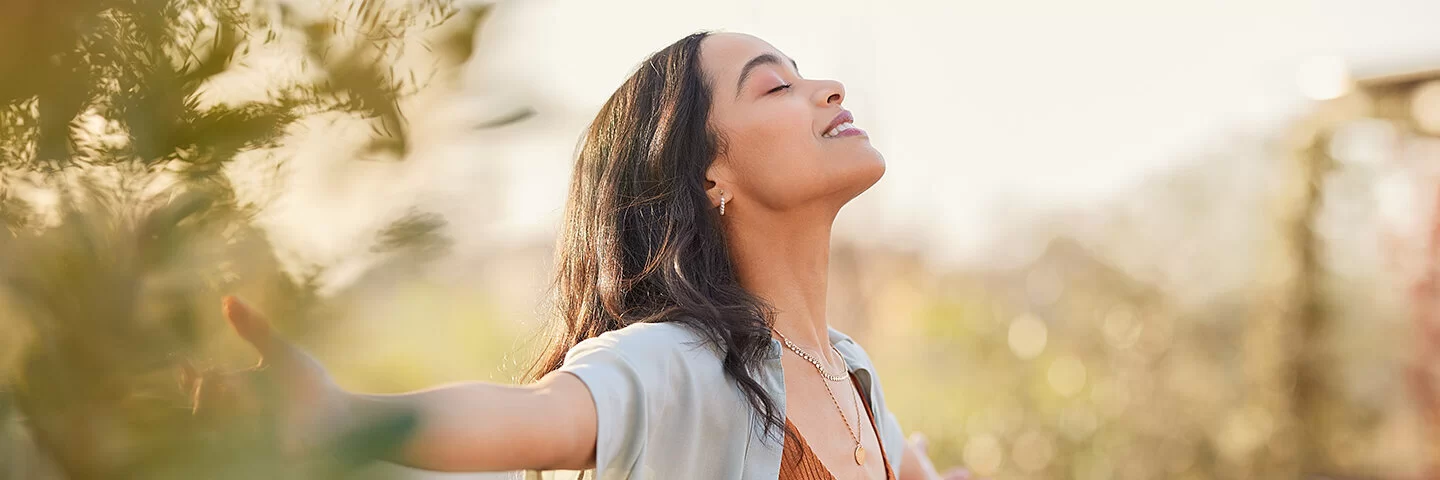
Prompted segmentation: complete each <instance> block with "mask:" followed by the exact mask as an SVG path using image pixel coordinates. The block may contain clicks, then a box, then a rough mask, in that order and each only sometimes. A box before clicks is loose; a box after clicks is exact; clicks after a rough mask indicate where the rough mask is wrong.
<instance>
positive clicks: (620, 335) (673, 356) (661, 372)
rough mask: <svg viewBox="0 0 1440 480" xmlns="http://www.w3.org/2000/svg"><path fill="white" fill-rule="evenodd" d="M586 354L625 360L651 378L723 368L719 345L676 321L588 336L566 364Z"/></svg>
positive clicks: (640, 324)
mask: <svg viewBox="0 0 1440 480" xmlns="http://www.w3.org/2000/svg"><path fill="white" fill-rule="evenodd" d="M587 357H592V358H607V359H613V360H614V361H617V362H623V363H625V364H626V366H627V367H628V368H631V369H634V370H636V371H637V372H639V373H644V374H645V375H644V376H645V377H649V378H657V377H659V378H665V377H672V376H674V375H675V374H677V373H688V374H692V375H693V374H695V373H703V372H709V371H711V370H713V371H714V373H720V372H721V371H722V370H721V368H720V367H721V360H722V359H721V356H720V354H719V353H718V350H717V349H716V347H715V346H714V345H711V344H709V342H707V341H706V340H705V339H704V337H702V336H701V335H700V334H699V333H698V332H696V331H695V330H694V329H693V328H691V327H689V326H686V325H685V324H683V323H680V322H673V321H672V322H660V323H636V324H631V325H629V326H626V327H624V328H620V329H617V330H611V331H609V332H605V333H603V334H600V335H598V336H596V337H593V338H589V339H586V340H584V341H581V342H580V343H578V344H576V345H575V346H574V347H572V348H571V349H570V351H569V352H568V353H567V354H566V356H565V363H566V364H570V363H576V362H581V361H583V360H584V359H585V358H587Z"/></svg>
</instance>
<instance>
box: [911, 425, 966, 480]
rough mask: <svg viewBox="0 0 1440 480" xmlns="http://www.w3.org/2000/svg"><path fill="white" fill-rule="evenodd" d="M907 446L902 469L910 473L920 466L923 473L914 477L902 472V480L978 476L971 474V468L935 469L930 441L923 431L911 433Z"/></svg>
mask: <svg viewBox="0 0 1440 480" xmlns="http://www.w3.org/2000/svg"><path fill="white" fill-rule="evenodd" d="M905 447H906V448H905V450H906V455H905V458H904V460H903V461H904V464H903V465H904V466H902V467H901V469H900V470H901V471H902V472H905V473H909V472H912V471H915V470H914V469H915V468H919V469H920V472H921V475H920V476H918V477H912V476H911V475H905V474H902V476H901V480H909V479H911V478H920V479H925V480H932V479H933V480H976V478H977V477H975V476H973V475H971V474H970V471H969V470H966V469H964V468H961V467H955V468H952V469H950V470H947V471H946V472H945V473H943V474H942V473H939V472H938V471H937V470H935V464H933V463H930V454H929V449H930V442H929V441H928V440H926V439H925V435H924V434H922V433H919V432H916V433H912V434H910V438H908V439H906V441H905Z"/></svg>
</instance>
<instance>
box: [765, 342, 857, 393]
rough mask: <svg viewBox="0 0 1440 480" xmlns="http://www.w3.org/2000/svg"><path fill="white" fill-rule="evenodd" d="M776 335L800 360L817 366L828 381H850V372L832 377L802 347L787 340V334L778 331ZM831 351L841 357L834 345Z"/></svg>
mask: <svg viewBox="0 0 1440 480" xmlns="http://www.w3.org/2000/svg"><path fill="white" fill-rule="evenodd" d="M775 334H776V335H779V336H780V340H782V341H784V342H785V348H788V349H790V351H792V352H795V354H796V355H799V356H800V358H803V359H805V361H808V362H810V364H812V365H815V369H816V370H819V371H820V376H822V377H825V379H826V380H829V381H832V382H843V381H846V380H849V379H850V372H848V371H847V372H845V373H841V374H836V375H831V374H830V373H829V372H826V371H825V367H824V366H821V365H820V361H819V360H816V359H815V357H812V356H810V354H808V353H805V351H804V350H801V349H800V347H797V346H795V344H794V343H791V342H790V339H789V338H785V334H783V333H780V331H779V330H776V331H775ZM830 349H831V350H835V354H836V355H840V350H836V349H835V346H834V345H831V346H830Z"/></svg>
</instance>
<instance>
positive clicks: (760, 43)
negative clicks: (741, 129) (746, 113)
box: [700, 33, 790, 95]
mask: <svg viewBox="0 0 1440 480" xmlns="http://www.w3.org/2000/svg"><path fill="white" fill-rule="evenodd" d="M764 53H770V54H774V55H776V56H779V57H780V58H782V59H787V58H790V57H788V56H786V55H785V54H784V53H782V52H780V50H778V49H776V48H775V46H774V45H770V44H769V43H768V42H766V41H764V40H761V39H759V38H756V37H755V36H752V35H746V34H743V33H713V34H710V35H709V36H706V37H705V40H704V41H702V42H701V43H700V67H701V68H702V69H704V70H705V75H706V76H708V77H709V78H710V81H711V84H712V86H711V88H713V89H714V90H715V92H716V93H717V94H724V93H725V92H729V93H730V94H732V95H733V94H734V92H735V80H736V79H738V78H740V69H741V68H743V67H744V66H745V62H749V61H750V59H752V58H755V56H756V55H760V54H764Z"/></svg>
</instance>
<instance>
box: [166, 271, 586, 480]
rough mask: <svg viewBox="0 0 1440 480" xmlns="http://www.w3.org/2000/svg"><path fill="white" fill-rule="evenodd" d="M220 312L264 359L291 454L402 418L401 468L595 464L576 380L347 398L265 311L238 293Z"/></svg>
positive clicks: (562, 377)
mask: <svg viewBox="0 0 1440 480" xmlns="http://www.w3.org/2000/svg"><path fill="white" fill-rule="evenodd" d="M223 306H224V311H225V317H226V318H227V319H228V320H229V321H230V324H231V325H232V326H233V327H234V328H235V331H236V332H237V333H238V334H239V335H240V336H241V337H242V338H244V339H245V341H247V342H249V343H250V344H251V345H253V346H254V347H255V349H256V350H257V351H258V352H259V353H260V355H261V357H262V360H261V367H259V368H257V369H255V370H253V371H252V373H251V375H254V376H255V377H263V380H264V381H266V382H268V383H270V384H272V385H276V386H278V387H279V390H280V393H281V395H282V398H283V400H282V405H283V408H284V410H285V416H286V419H287V420H288V421H287V422H286V425H284V427H285V429H286V430H287V431H288V433H287V435H285V436H284V437H283V438H282V439H281V440H282V441H284V442H286V444H287V445H289V446H290V447H291V448H292V449H294V448H297V447H295V446H296V445H302V446H303V445H307V444H313V443H314V442H316V441H317V440H319V437H323V436H326V435H327V434H333V433H334V432H337V431H343V430H345V429H347V428H350V427H353V426H355V425H359V424H361V422H364V421H365V420H367V419H377V418H384V416H386V415H389V414H393V413H405V414H413V415H414V416H415V418H416V421H417V424H416V426H415V429H414V430H413V431H412V432H410V435H409V436H408V437H407V438H406V440H405V441H403V442H402V443H401V447H400V448H399V449H398V451H396V452H394V453H392V454H390V458H387V459H386V460H390V461H394V462H396V463H400V464H403V465H407V466H411V467H415V468H423V469H427V470H438V471H502V470H521V469H582V468H588V467H590V466H591V465H593V464H594V461H595V460H594V459H595V435H596V426H597V423H596V420H597V417H596V411H595V403H594V401H593V400H592V399H591V396H590V392H589V390H588V389H587V387H586V386H585V384H584V382H582V381H580V379H579V378H578V377H576V376H574V375H573V374H570V373H564V372H556V373H551V374H550V375H547V376H545V378H542V379H541V380H540V381H539V382H536V383H534V384H530V385H500V384H493V383H483V382H466V383H457V384H451V385H446V386H441V387H435V388H431V389H427V390H422V391H417V392H412V393H405V394H397V395H366V394H356V393H350V392H346V391H344V390H343V389H341V388H339V387H338V386H337V385H335V383H334V382H333V381H332V380H331V377H330V375H329V373H328V372H327V371H326V370H325V368H324V367H323V366H322V365H320V363H319V362H317V361H316V360H315V359H314V358H312V357H311V356H310V355H308V354H306V353H305V352H304V351H303V350H301V349H300V348H298V347H296V346H294V345H292V344H290V343H289V342H286V341H285V340H284V339H282V338H280V337H279V336H277V335H275V334H274V333H273V332H272V331H271V328H270V322H269V321H268V320H267V319H266V318H265V317H264V316H263V315H261V314H260V313H259V312H256V311H255V310H253V309H251V308H249V307H248V306H246V305H245V304H244V303H242V302H240V301H239V300H238V299H236V298H234V297H227V298H226V299H225V301H224V304H223ZM257 379H259V378H257ZM217 390H221V391H224V390H226V389H225V388H218V389H217ZM194 392H195V393H194V394H195V398H196V401H197V404H196V407H195V408H196V409H197V410H198V409H200V399H201V398H203V397H204V396H205V395H203V394H202V393H201V392H200V390H199V385H197V386H196V387H195V390H194ZM298 448H303V447H298Z"/></svg>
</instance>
